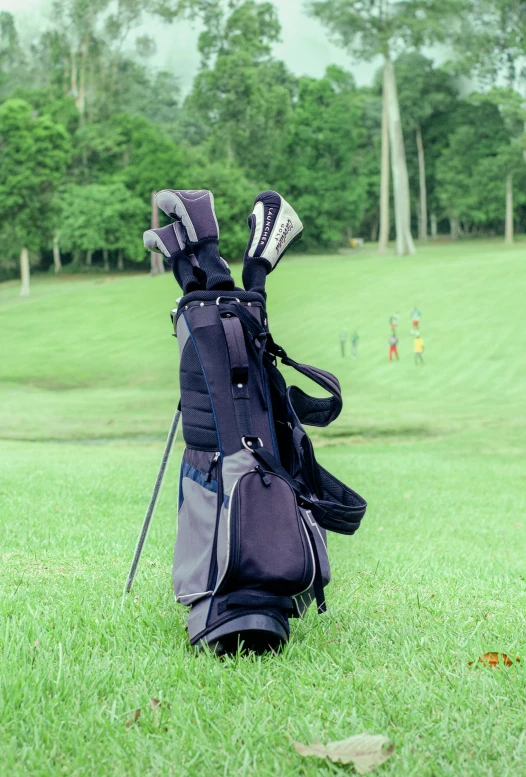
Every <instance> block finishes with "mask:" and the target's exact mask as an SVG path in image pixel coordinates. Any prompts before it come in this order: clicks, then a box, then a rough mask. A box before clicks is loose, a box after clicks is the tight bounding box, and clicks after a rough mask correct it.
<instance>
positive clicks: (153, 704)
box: [150, 699, 161, 710]
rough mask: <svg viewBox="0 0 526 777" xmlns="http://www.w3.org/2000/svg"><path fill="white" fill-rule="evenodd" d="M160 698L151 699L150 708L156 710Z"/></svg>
mask: <svg viewBox="0 0 526 777" xmlns="http://www.w3.org/2000/svg"><path fill="white" fill-rule="evenodd" d="M160 703H161V702H160V701H159V699H150V708H151V709H152V710H154V709H155V708H156V707H158V706H159V705H160Z"/></svg>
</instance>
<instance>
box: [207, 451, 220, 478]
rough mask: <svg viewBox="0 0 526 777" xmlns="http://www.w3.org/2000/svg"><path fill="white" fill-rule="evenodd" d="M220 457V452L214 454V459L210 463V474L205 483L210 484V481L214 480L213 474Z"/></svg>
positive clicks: (208, 473)
mask: <svg viewBox="0 0 526 777" xmlns="http://www.w3.org/2000/svg"><path fill="white" fill-rule="evenodd" d="M219 456H220V453H219V451H217V453H215V454H214V458H213V459H212V461H211V462H210V466H209V468H208V472H207V475H206V478H205V483H210V481H211V480H212V472H213V471H214V469H215V467H216V465H217V462H218V461H219Z"/></svg>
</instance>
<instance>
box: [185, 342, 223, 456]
mask: <svg viewBox="0 0 526 777" xmlns="http://www.w3.org/2000/svg"><path fill="white" fill-rule="evenodd" d="M180 376H181V377H180V380H181V409H182V415H183V436H184V439H185V442H186V444H187V445H188V446H190V447H191V448H199V449H201V450H210V451H216V450H218V447H219V443H218V439H217V431H216V426H215V422H214V414H213V412H212V403H211V401H210V395H209V393H208V388H207V386H206V380H205V376H204V373H203V370H202V368H201V364H200V362H199V357H198V355H197V351H196V350H195V346H194V344H193V342H192V341H191V340H188V342H187V343H186V345H185V347H184V351H183V355H182V357H181V370H180Z"/></svg>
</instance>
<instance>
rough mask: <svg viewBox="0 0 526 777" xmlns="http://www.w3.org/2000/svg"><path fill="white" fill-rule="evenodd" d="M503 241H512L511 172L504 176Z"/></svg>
mask: <svg viewBox="0 0 526 777" xmlns="http://www.w3.org/2000/svg"><path fill="white" fill-rule="evenodd" d="M504 242H505V243H506V244H507V245H511V244H512V243H513V173H508V175H507V176H506V230H505V236H504Z"/></svg>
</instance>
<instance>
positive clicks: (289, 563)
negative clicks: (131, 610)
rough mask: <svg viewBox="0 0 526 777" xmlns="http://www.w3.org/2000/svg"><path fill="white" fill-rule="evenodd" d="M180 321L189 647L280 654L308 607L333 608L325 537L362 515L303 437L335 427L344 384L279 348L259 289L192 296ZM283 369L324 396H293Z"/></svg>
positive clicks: (176, 317) (177, 585) (183, 576)
mask: <svg viewBox="0 0 526 777" xmlns="http://www.w3.org/2000/svg"><path fill="white" fill-rule="evenodd" d="M218 294H221V296H218ZM172 320H173V323H174V329H175V332H176V335H177V338H178V343H179V350H180V388H181V409H182V423H183V436H184V440H185V444H186V448H185V451H184V454H183V460H182V465H181V472H180V484H179V517H178V533H177V541H176V545H175V553H174V564H173V575H172V576H173V584H174V590H175V597H176V600H177V601H178V602H180V603H181V604H183V605H186V606H188V607H189V608H190V612H189V616H188V633H189V638H190V642H191V644H192V645H197V646H203V645H205V644H208V645H210V646H211V647H212V648H213V649H214V650H216V651H217V652H225V651H226V652H229V651H230V650H235V649H237V647H238V644H239V642H243V644H244V646H245V647H246V648H247V649H253V650H265V649H268V648H271V649H272V648H274V649H277V648H279V647H280V646H281V645H282V644H284V643H285V642H286V641H287V640H288V636H289V617H298V616H302V615H303V614H304V612H305V610H306V609H307V607H308V606H309V604H310V603H311V602H313V601H315V602H316V606H317V608H318V611H319V612H323V611H324V610H325V598H324V588H325V586H326V585H327V584H328V582H329V580H330V567H329V560H328V556H327V545H326V531H327V530H331V531H335V532H339V533H341V534H353V533H354V532H355V531H356V530H357V529H358V527H359V525H360V520H361V518H362V517H363V515H364V513H365V509H366V502H365V501H364V500H363V499H362V498H361V497H360V496H359V495H358V494H356V493H355V492H354V491H352V490H351V489H350V488H348V487H347V486H345V485H344V484H343V483H341V482H340V481H339V480H337V479H336V478H335V477H333V476H332V475H331V474H329V472H327V471H326V470H325V469H324V468H323V467H321V466H320V465H319V464H318V463H317V461H316V458H315V456H314V451H313V447H312V443H311V441H310V440H309V437H308V436H307V434H306V432H305V429H304V425H311V426H318V427H323V426H327V425H328V424H330V423H331V422H332V421H334V419H335V418H337V416H338V415H339V413H340V411H341V408H342V398H341V391H340V385H339V383H338V380H337V379H336V378H335V377H334V376H333V375H331V374H330V373H328V372H325V371H324V370H321V369H317V368H315V367H309V366H307V365H305V364H298V363H297V362H295V361H293V359H291V358H289V357H288V356H287V354H286V353H285V351H284V350H283V349H282V348H281V347H279V346H278V345H276V343H275V342H274V340H273V339H272V336H271V334H270V332H269V329H268V326H267V314H266V310H265V298H264V297H263V296H262V295H261V294H259V293H257V292H254V291H243V290H241V289H236V290H235V291H229V290H227V291H220V292H217V291H213V290H210V291H207V290H204V289H203V290H198V291H192V292H190V293H188V294H186V295H185V296H184V297H182V298H181V300H180V301H179V305H178V308H177V309H176V310H174V311H172ZM278 359H279V360H281V362H282V363H283V364H285V365H289V366H291V367H293V368H294V369H295V370H297V371H298V372H299V373H301V374H302V375H304V376H305V377H307V378H310V379H311V380H313V381H314V382H315V383H316V384H317V385H318V386H319V387H321V388H322V389H324V390H325V391H326V392H328V394H329V397H327V398H316V397H312V396H309V395H308V394H306V393H305V392H304V391H303V390H302V389H300V388H298V387H296V386H290V387H288V388H287V386H286V383H285V380H284V378H283V376H282V375H281V373H280V372H279V370H278V367H277V363H278Z"/></svg>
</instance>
